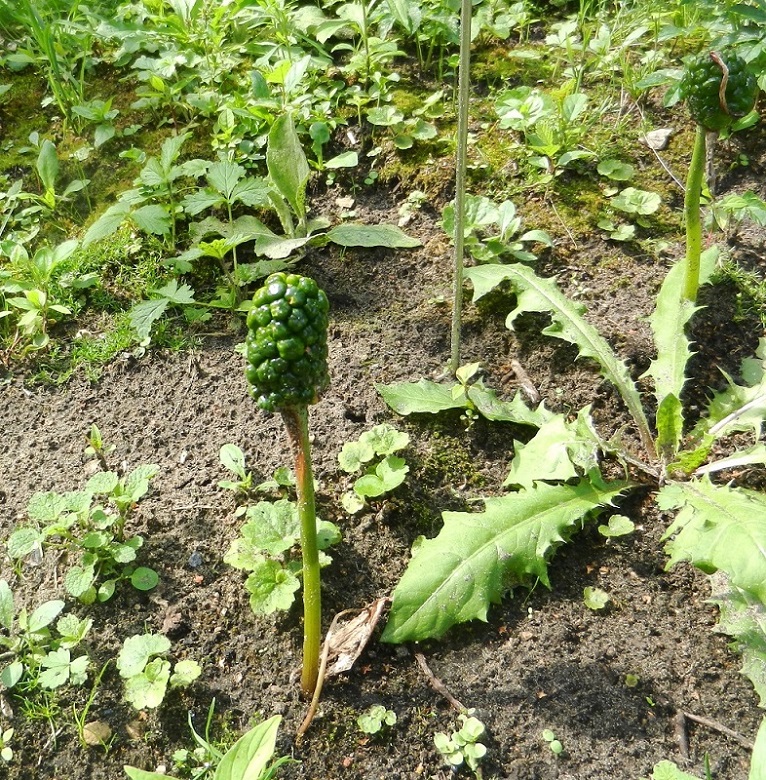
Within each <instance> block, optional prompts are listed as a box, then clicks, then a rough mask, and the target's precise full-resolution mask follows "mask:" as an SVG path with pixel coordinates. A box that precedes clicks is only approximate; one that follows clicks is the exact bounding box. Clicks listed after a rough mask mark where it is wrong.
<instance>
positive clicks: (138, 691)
mask: <svg viewBox="0 0 766 780" xmlns="http://www.w3.org/2000/svg"><path fill="white" fill-rule="evenodd" d="M169 644H170V643H168V645H169ZM120 674H122V672H120ZM169 679H170V661H166V660H165V659H164V658H155V659H154V660H153V661H150V662H149V663H148V664H146V668H145V669H144V670H143V672H141V673H139V674H136V675H134V676H132V677H129V678H128V679H126V680H125V700H126V701H129V702H130V703H131V704H132V705H133V706H134V707H135V708H136V709H137V710H144V709H155V708H157V707H159V706H160V704H162V700H163V699H164V698H165V691H167V688H168V680H169Z"/></svg>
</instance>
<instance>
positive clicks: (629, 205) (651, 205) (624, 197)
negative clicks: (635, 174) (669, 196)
mask: <svg viewBox="0 0 766 780" xmlns="http://www.w3.org/2000/svg"><path fill="white" fill-rule="evenodd" d="M611 203H612V206H613V207H614V208H616V209H619V210H620V211H624V212H625V213H626V214H638V215H648V214H654V212H655V211H657V209H658V208H659V207H660V204H661V203H662V199H661V198H660V196H659V195H658V194H657V193H656V192H647V191H646V190H639V189H636V188H635V187H626V188H625V189H624V190H622V192H620V194H619V195H615V197H613V198H612V200H611Z"/></svg>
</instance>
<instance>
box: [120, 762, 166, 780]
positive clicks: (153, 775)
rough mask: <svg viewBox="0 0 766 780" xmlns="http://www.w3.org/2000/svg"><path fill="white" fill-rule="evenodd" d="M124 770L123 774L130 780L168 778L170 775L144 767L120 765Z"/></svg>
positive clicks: (162, 779) (160, 779) (161, 779)
mask: <svg viewBox="0 0 766 780" xmlns="http://www.w3.org/2000/svg"><path fill="white" fill-rule="evenodd" d="M122 768H123V769H124V770H125V774H126V775H127V776H128V777H129V778H130V780H168V779H169V777H170V775H166V774H165V773H164V772H163V774H160V773H159V772H147V771H146V770H145V769H137V768H136V767H134V766H129V765H125V766H123V767H122Z"/></svg>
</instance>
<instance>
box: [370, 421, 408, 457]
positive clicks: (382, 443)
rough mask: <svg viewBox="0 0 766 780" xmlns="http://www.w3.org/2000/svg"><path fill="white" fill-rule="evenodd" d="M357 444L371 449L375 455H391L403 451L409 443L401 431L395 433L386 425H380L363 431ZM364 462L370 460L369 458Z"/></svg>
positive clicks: (394, 429) (392, 428) (394, 430)
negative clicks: (365, 445)
mask: <svg viewBox="0 0 766 780" xmlns="http://www.w3.org/2000/svg"><path fill="white" fill-rule="evenodd" d="M359 442H360V443H362V444H367V445H369V446H370V447H372V450H373V452H374V453H375V454H376V455H392V454H393V453H394V452H398V451H399V450H403V449H404V448H405V447H406V446H407V445H408V444H409V443H410V436H409V434H408V433H404V432H403V431H397V430H396V428H394V427H393V426H392V425H389V424H388V423H381V424H380V425H376V426H375V427H374V428H371V429H370V430H369V431H365V432H364V433H363V434H362V435H361V436H360V437H359ZM366 460H370V458H367V459H366Z"/></svg>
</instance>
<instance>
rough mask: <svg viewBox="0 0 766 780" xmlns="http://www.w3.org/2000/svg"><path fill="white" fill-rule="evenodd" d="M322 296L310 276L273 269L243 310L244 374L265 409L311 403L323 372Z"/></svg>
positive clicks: (319, 388)
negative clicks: (251, 304)
mask: <svg viewBox="0 0 766 780" xmlns="http://www.w3.org/2000/svg"><path fill="white" fill-rule="evenodd" d="M328 310H329V304H328V302H327V296H326V295H325V294H324V292H323V291H322V290H320V289H319V287H318V286H317V283H316V282H315V281H314V280H313V279H309V278H308V277H306V276H299V275H298V274H284V273H276V274H272V275H271V276H269V278H268V279H266V282H265V283H264V285H263V287H261V288H260V289H259V290H257V291H256V292H255V295H253V308H252V309H251V310H250V312H249V313H248V315H247V330H248V333H247V339H246V342H245V344H246V350H245V355H246V357H247V364H248V365H247V369H246V372H245V373H246V376H247V382H248V384H249V386H250V394H251V395H252V396H253V398H255V400H256V402H257V404H258V406H260V407H261V409H263V410H264V411H267V412H274V411H277V410H279V409H283V408H285V407H290V406H306V405H307V404H311V403H315V402H316V400H317V398H318V396H319V394H320V393H321V392H322V390H324V389H325V387H327V384H328V382H329V381H330V378H329V374H328V372H327V312H328Z"/></svg>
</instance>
